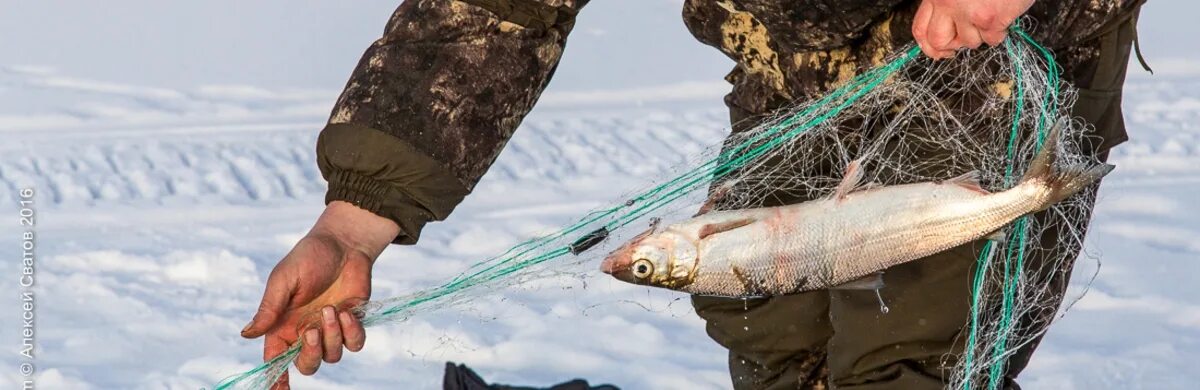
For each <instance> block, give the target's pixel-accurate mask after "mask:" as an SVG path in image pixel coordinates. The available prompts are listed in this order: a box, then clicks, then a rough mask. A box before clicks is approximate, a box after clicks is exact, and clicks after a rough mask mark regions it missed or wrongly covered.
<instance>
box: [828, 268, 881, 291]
mask: <svg viewBox="0 0 1200 390" xmlns="http://www.w3.org/2000/svg"><path fill="white" fill-rule="evenodd" d="M881 288H883V272H876V273H873V274H870V275H867V276H863V277H861V278H858V279H854V280H851V281H849V282H846V283H842V284H839V285H836V286H833V287H830V289H833V290H879V289H881Z"/></svg>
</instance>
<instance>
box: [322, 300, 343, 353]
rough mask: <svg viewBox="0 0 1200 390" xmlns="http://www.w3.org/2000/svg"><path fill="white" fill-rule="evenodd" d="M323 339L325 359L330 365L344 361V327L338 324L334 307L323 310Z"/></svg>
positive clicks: (326, 307)
mask: <svg viewBox="0 0 1200 390" xmlns="http://www.w3.org/2000/svg"><path fill="white" fill-rule="evenodd" d="M321 335H322V336H324V337H322V338H321V342H322V345H323V346H324V353H323V355H322V356H323V357H324V359H325V361H326V362H328V363H337V362H338V361H339V360H342V326H341V324H339V323H338V318H337V313H336V312H334V310H333V306H325V307H324V308H322V309H321Z"/></svg>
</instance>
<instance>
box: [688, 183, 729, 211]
mask: <svg viewBox="0 0 1200 390" xmlns="http://www.w3.org/2000/svg"><path fill="white" fill-rule="evenodd" d="M731 191H733V181H725V182H723V183H721V184H719V185H717V186H716V187H713V189H712V190H711V191H709V193H708V199H706V200H704V204H702V205H700V210H698V211H696V215H693V216H692V217H699V216H701V215H704V214H708V212H709V211H713V210H714V209H716V208H717V202H720V201H721V200H722V199H725V197H726V196H727V195H729V193H730V192H731Z"/></svg>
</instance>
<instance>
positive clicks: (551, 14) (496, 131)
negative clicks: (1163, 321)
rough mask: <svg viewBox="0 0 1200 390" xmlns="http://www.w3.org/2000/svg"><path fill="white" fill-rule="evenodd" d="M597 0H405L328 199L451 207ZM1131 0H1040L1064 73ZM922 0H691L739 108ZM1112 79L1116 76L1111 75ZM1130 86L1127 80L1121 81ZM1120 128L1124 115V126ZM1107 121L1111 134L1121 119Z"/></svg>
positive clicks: (868, 48)
mask: <svg viewBox="0 0 1200 390" xmlns="http://www.w3.org/2000/svg"><path fill="white" fill-rule="evenodd" d="M587 2H588V0H406V1H404V3H403V4H401V5H400V7H399V8H398V9H397V10H396V12H395V13H394V14H393V15H392V17H391V19H390V20H389V21H388V24H387V27H386V30H385V31H384V34H383V37H382V38H380V39H379V40H377V41H375V43H374V44H372V45H371V46H370V48H368V49H367V51H366V53H365V54H364V55H363V57H362V59H361V60H360V61H359V64H358V66H357V68H356V69H355V70H354V73H353V74H352V75H351V76H350V80H349V82H348V83H347V85H346V88H345V91H344V92H343V93H342V95H341V97H340V98H339V99H338V101H337V103H336V105H335V107H334V108H333V112H332V114H331V117H330V119H329V124H328V125H327V126H326V128H325V129H324V130H322V132H321V135H320V137H319V139H318V143H317V159H318V165H319V166H320V169H321V173H322V175H323V176H324V177H325V178H326V180H328V181H329V191H328V193H327V195H326V202H330V201H334V200H342V201H347V202H350V203H353V204H356V205H358V206H359V207H362V208H364V209H367V210H369V211H372V212H374V213H376V214H378V215H381V216H384V217H387V218H390V219H392V220H393V221H395V222H396V223H398V224H399V225H400V227H401V230H402V233H401V235H400V236H399V237H397V238H396V240H395V242H397V243H414V242H416V240H417V237H418V235H419V233H420V230H421V228H422V227H423V226H424V225H425V224H426V223H427V222H429V221H433V220H441V219H444V218H446V217H447V216H448V215H449V214H450V212H451V211H452V210H453V209H454V207H455V206H456V205H457V204H458V203H459V202H460V201H461V200H462V199H463V197H464V196H466V195H467V194H468V193H469V192H470V191H471V189H472V188H473V187H474V186H475V184H476V183H477V182H478V180H479V178H480V177H481V176H482V175H483V174H484V173H485V172H486V171H487V169H488V167H489V166H490V165H491V164H492V162H493V161H494V160H495V158H496V156H497V155H498V154H499V153H500V150H501V149H502V148H503V147H504V144H505V143H506V142H507V141H508V139H509V137H511V136H512V135H513V131H514V130H515V129H516V128H517V126H518V124H520V123H521V120H522V119H523V118H524V116H525V114H526V113H528V112H529V111H530V109H532V108H533V105H534V103H536V102H537V100H538V96H539V95H540V94H541V92H542V90H543V88H545V86H546V84H547V83H548V82H549V81H550V77H551V75H552V74H553V73H554V69H555V67H556V66H557V64H558V61H559V57H560V56H561V55H562V52H563V46H564V45H565V43H566V38H567V35H568V34H569V33H570V32H571V28H572V26H573V24H574V18H575V15H576V14H577V13H578V12H579V11H580V9H581V8H583V7H584V5H586V4H587ZM1125 2H1126V1H1123V0H1064V1H1039V2H1037V3H1036V4H1035V5H1034V7H1033V8H1032V9H1031V10H1030V12H1029V15H1030V16H1031V17H1032V18H1033V19H1034V20H1035V21H1036V22H1037V25H1040V26H1054V28H1035V29H1034V30H1033V33H1034V35H1035V38H1036V39H1038V40H1039V41H1040V42H1042V43H1043V44H1044V45H1046V46H1047V47H1050V48H1051V49H1053V50H1054V51H1055V52H1056V55H1057V56H1058V57H1059V61H1060V63H1061V64H1062V65H1063V68H1064V70H1065V79H1066V80H1068V81H1070V82H1074V83H1075V84H1076V85H1079V86H1081V87H1083V88H1087V87H1089V86H1091V85H1092V84H1093V83H1094V80H1091V77H1092V75H1093V73H1094V72H1093V71H1089V69H1088V68H1089V67H1094V66H1095V65H1094V64H1089V61H1090V60H1091V59H1093V58H1094V57H1095V56H1096V53H1097V51H1098V50H1099V47H1098V46H1099V43H1097V42H1095V41H1096V40H1095V39H1091V38H1092V37H1094V36H1095V34H1097V33H1098V32H1099V31H1100V30H1101V29H1102V28H1103V27H1104V26H1105V25H1106V24H1107V23H1108V22H1109V21H1111V20H1113V19H1114V18H1116V17H1117V16H1118V15H1119V14H1120V12H1119V11H1120V10H1121V9H1123V8H1128V7H1127V6H1126V5H1125V4H1123V3H1125ZM916 5H917V1H915V0H903V1H902V0H804V1H801V0H687V1H686V2H685V3H684V6H683V7H684V9H683V18H684V21H685V24H686V25H687V27H688V29H689V30H690V31H691V32H692V34H693V35H695V37H696V38H698V39H699V40H700V41H701V42H703V43H705V44H708V45H711V46H713V47H716V48H717V49H719V50H721V51H722V52H723V53H725V54H726V55H727V56H729V57H730V58H732V59H733V60H734V61H736V63H737V65H736V67H735V69H734V70H733V71H732V72H731V73H730V74H729V75H728V76H727V77H726V79H727V80H728V81H729V82H730V83H731V84H732V85H733V87H732V92H731V93H730V94H729V95H728V96H727V97H726V103H727V104H728V105H729V106H730V108H731V109H735V110H740V111H742V112H745V113H749V114H764V113H767V112H769V111H771V110H773V109H776V108H779V107H781V106H783V105H785V104H787V103H789V102H793V101H800V100H805V99H809V98H812V97H814V96H818V95H820V94H821V93H822V91H826V90H828V89H830V87H831V86H833V85H836V84H837V83H838V82H841V81H844V80H847V79H849V78H851V77H853V76H854V75H855V74H856V73H857V72H859V71H860V70H863V69H867V68H869V67H871V66H873V65H876V64H878V63H880V62H881V61H882V60H883V58H884V57H886V56H887V55H888V54H890V53H892V52H894V51H895V50H896V49H897V48H898V47H900V46H902V45H905V44H907V43H909V42H911V41H912V36H911V34H910V25H911V21H912V17H913V14H914V12H915V9H916ZM1104 84H1105V85H1109V86H1111V84H1113V83H1112V82H1106V83H1104ZM1116 88H1118V89H1119V83H1116ZM1122 131H1123V128H1122ZM1110 133H1112V134H1104V136H1105V137H1106V143H1108V144H1109V145H1108V146H1111V144H1115V143H1116V142H1120V141H1122V140H1124V138H1123V132H1122V133H1120V134H1117V133H1116V132H1111V131H1110Z"/></svg>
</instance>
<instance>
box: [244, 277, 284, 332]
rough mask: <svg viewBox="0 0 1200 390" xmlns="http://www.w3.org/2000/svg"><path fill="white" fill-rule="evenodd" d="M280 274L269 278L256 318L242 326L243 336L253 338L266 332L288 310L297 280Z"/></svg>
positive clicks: (255, 314)
mask: <svg viewBox="0 0 1200 390" xmlns="http://www.w3.org/2000/svg"><path fill="white" fill-rule="evenodd" d="M278 275H279V274H276V273H271V276H270V277H269V278H268V279H267V288H266V291H264V292H263V298H262V302H260V303H259V304H258V312H256V313H254V319H252V320H250V323H248V324H246V327H245V328H242V337H245V338H248V339H252V338H256V337H258V336H262V335H264V334H266V333H267V331H268V330H271V328H272V327H274V326H275V323H276V322H278V321H279V319H280V317H281V316H282V315H283V313H284V312H285V311H286V310H287V307H288V303H289V302H290V301H291V298H292V292H293V291H294V287H295V284H294V283H295V282H294V280H292V279H290V278H286V277H281V276H278Z"/></svg>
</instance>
